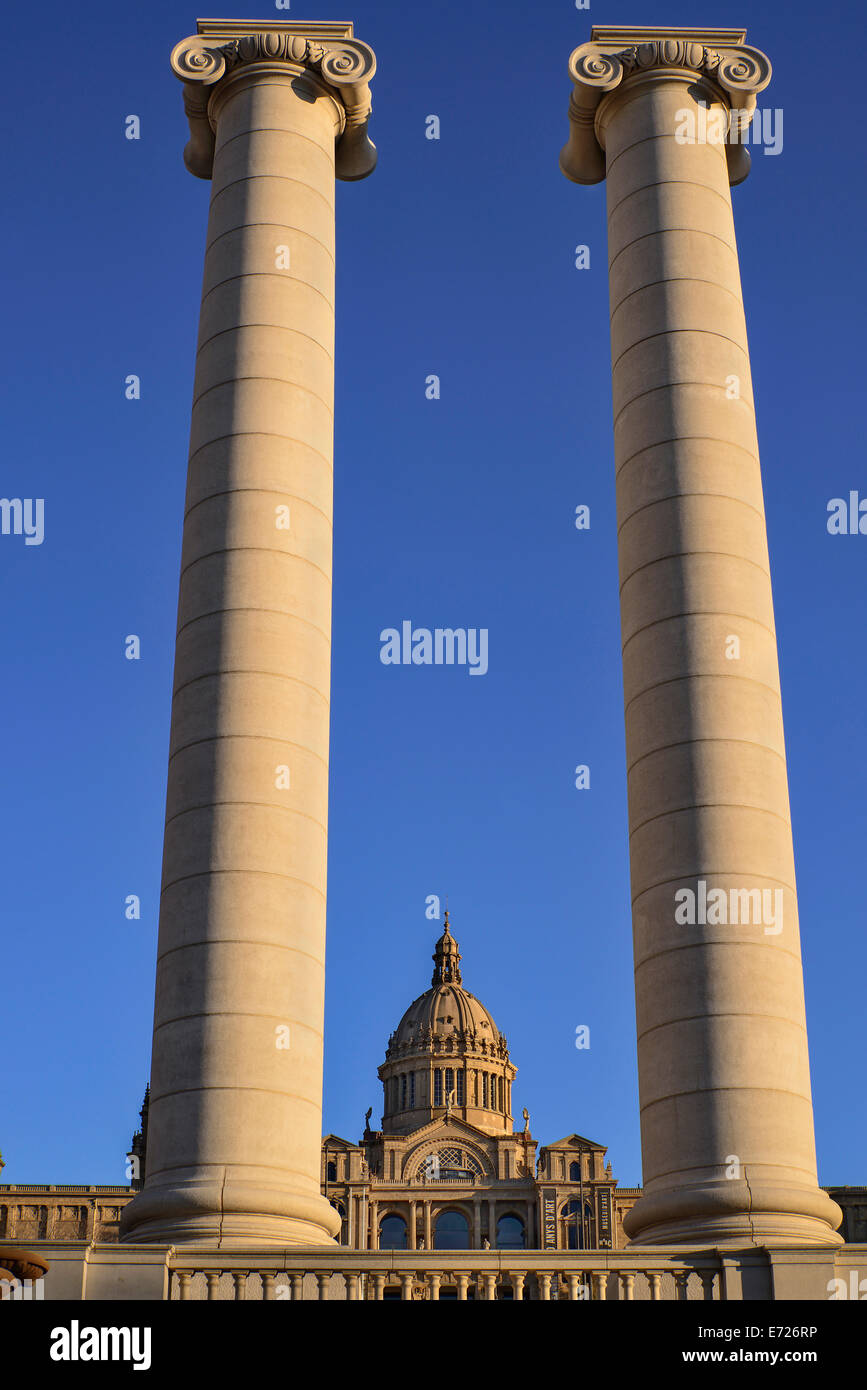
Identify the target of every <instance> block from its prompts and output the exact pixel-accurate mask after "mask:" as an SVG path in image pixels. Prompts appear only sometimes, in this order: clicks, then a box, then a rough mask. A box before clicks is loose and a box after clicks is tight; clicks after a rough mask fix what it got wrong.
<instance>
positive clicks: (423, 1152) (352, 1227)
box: [0, 912, 867, 1251]
mask: <svg viewBox="0 0 867 1390" xmlns="http://www.w3.org/2000/svg"><path fill="white" fill-rule="evenodd" d="M461 960H462V957H461V953H460V949H459V947H458V943H457V941H456V939H455V937H454V936H453V935H452V931H451V924H450V922H449V920H448V912H446V921H445V929H444V931H443V933H442V935H441V936H440V938H439V940H438V941H437V942H436V944H435V947H434V953H433V963H434V969H433V975H432V978H431V985H430V988H429V989H427V990H426V991H425V992H424V993H423V994H421V995H419V996H418V998H417V999H415V1000H413V1002H412V1003H411V1004H410V1006H409V1008H408V1009H407V1010H406V1012H405V1013H404V1015H403V1017H402V1018H401V1020H400V1022H399V1024H398V1025H397V1028H396V1029H395V1030H394V1032H393V1033H392V1034H391V1036H390V1037H389V1039H388V1045H387V1048H386V1054H385V1060H384V1061H383V1063H382V1065H381V1066H380V1067H379V1079H380V1081H381V1082H382V1087H383V1106H382V1116H381V1119H380V1125H379V1128H377V1129H373V1128H371V1125H370V1121H371V1118H372V1111H368V1112H367V1115H366V1116H365V1127H364V1132H363V1135H362V1137H361V1139H360V1140H359V1141H358V1142H357V1143H353V1142H352V1141H351V1140H348V1139H344V1138H342V1137H341V1136H340V1135H337V1134H326V1135H325V1137H324V1138H323V1140H322V1150H321V1174H320V1177H321V1192H322V1195H323V1196H324V1197H325V1198H327V1200H328V1201H329V1202H330V1204H331V1206H332V1207H333V1208H334V1209H335V1211H336V1212H337V1214H338V1216H339V1218H340V1223H341V1225H340V1231H339V1234H338V1236H337V1240H338V1241H339V1243H340V1245H342V1246H345V1247H347V1248H348V1249H350V1250H359V1251H361V1250H370V1251H373V1250H417V1251H425V1250H426V1251H433V1250H455V1251H457V1250H486V1249H496V1250H506V1251H519V1250H588V1251H589V1250H601V1251H605V1250H622V1249H623V1248H624V1247H625V1246H626V1245H628V1243H629V1242H628V1237H627V1236H626V1235H625V1233H624V1229H623V1218H624V1216H625V1215H626V1214H627V1212H628V1211H629V1210H630V1208H631V1207H632V1206H633V1205H634V1204H635V1202H636V1201H637V1200H638V1199H639V1197H640V1196H641V1189H640V1188H618V1185H617V1180H616V1178H615V1177H614V1174H613V1171H612V1165H611V1163H610V1162H609V1161H607V1159H606V1153H607V1150H606V1147H605V1145H603V1144H599V1143H596V1142H595V1141H593V1140H592V1139H587V1138H585V1137H584V1136H583V1135H581V1134H577V1133H573V1134H568V1135H566V1136H565V1137H564V1138H562V1139H558V1140H556V1141H554V1142H552V1143H546V1144H542V1145H540V1144H539V1143H538V1141H537V1140H536V1139H535V1138H534V1137H533V1135H532V1134H531V1132H530V1120H529V1113H528V1111H527V1110H524V1111H523V1114H522V1117H521V1122H520V1125H519V1127H518V1128H517V1129H516V1128H515V1125H514V1120H513V1115H512V1083H513V1081H514V1079H515V1076H516V1073H517V1068H516V1066H515V1064H514V1063H513V1062H512V1060H511V1057H510V1054H509V1048H508V1042H507V1039H506V1036H505V1034H504V1033H501V1032H500V1030H499V1029H498V1027H497V1025H496V1023H495V1022H494V1018H493V1015H492V1014H491V1013H490V1011H489V1010H488V1009H487V1008H486V1007H485V1005H484V1004H483V1003H482V1002H481V1000H480V999H478V998H477V996H476V995H474V994H472V993H471V992H470V991H469V990H468V989H466V988H465V986H464V983H463V976H462V972H461ZM148 1111H149V1094H148V1093H147V1092H146V1093H145V1099H144V1103H143V1105H142V1109H141V1124H140V1127H139V1129H138V1130H136V1132H135V1134H134V1135H133V1140H132V1145H131V1148H130V1153H129V1154H128V1156H127V1170H128V1172H129V1174H130V1176H131V1181H130V1183H129V1185H128V1186H123V1185H119V1186H79V1187H76V1186H63V1185H32V1184H25V1185H9V1184H7V1185H0V1240H8V1241H14V1242H27V1241H56V1242H58V1243H62V1242H69V1241H88V1242H94V1243H113V1242H116V1241H117V1240H118V1238H119V1232H120V1223H121V1216H122V1213H123V1209H124V1207H126V1206H127V1205H128V1204H129V1202H130V1201H131V1200H132V1198H133V1197H134V1195H135V1193H136V1192H137V1191H138V1190H139V1189H140V1188H141V1186H142V1183H143V1181H144V1176H145V1166H146V1162H147V1130H148ZM825 1190H826V1191H828V1193H829V1194H830V1195H831V1196H832V1197H833V1199H834V1200H835V1201H837V1202H838V1203H839V1204H840V1206H841V1207H842V1209H843V1213H844V1221H843V1226H842V1227H841V1235H842V1236H843V1237H844V1239H845V1240H846V1242H847V1244H857V1243H867V1187H835V1188H827V1189H825Z"/></svg>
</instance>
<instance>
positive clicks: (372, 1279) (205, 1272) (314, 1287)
mask: <svg viewBox="0 0 867 1390" xmlns="http://www.w3.org/2000/svg"><path fill="white" fill-rule="evenodd" d="M168 1265H169V1282H168V1296H169V1298H171V1299H177V1300H181V1301H184V1300H187V1301H188V1300H226V1301H229V1300H235V1301H238V1300H246V1299H252V1300H262V1299H264V1300H266V1301H271V1300H280V1299H283V1300H289V1299H291V1300H293V1301H297V1300H301V1299H304V1300H311V1301H312V1300H317V1301H320V1302H325V1301H329V1300H331V1301H335V1302H337V1301H340V1302H342V1301H345V1300H360V1299H361V1300H368V1301H378V1300H382V1301H386V1300H398V1299H400V1300H407V1301H409V1300H412V1301H420V1300H425V1299H438V1300H442V1301H445V1300H459V1301H474V1300H476V1299H479V1300H485V1301H487V1300H491V1299H501V1300H516V1299H530V1300H532V1301H535V1300H539V1299H541V1300H555V1301H556V1300H569V1301H571V1302H584V1301H591V1302H599V1301H601V1300H603V1299H608V1300H613V1301H617V1302H619V1301H622V1300H627V1301H629V1300H633V1299H635V1300H650V1301H663V1300H667V1301H676V1300H677V1301H679V1300H687V1299H688V1300H713V1299H717V1300H718V1299H720V1298H721V1297H722V1296H724V1295H723V1294H722V1293H721V1288H722V1284H721V1273H722V1262H721V1260H720V1258H719V1256H718V1255H716V1254H715V1253H714V1252H706V1251H702V1252H699V1253H697V1254H696V1255H695V1256H691V1255H685V1256H684V1255H679V1256H674V1255H671V1254H665V1253H662V1252H658V1251H653V1252H646V1253H641V1254H638V1255H635V1254H608V1253H607V1252H598V1251H574V1252H573V1251H558V1252H554V1251H552V1252H551V1253H550V1254H546V1253H542V1252H533V1251H516V1252H507V1251H502V1250H497V1251H437V1252H429V1253H424V1252H417V1251H393V1250H379V1251H367V1252H349V1251H345V1252H344V1251H334V1250H330V1251H327V1250H321V1249H316V1250H307V1251H304V1250H287V1251H274V1252H272V1253H267V1252H265V1253H263V1252H261V1251H248V1252H242V1251H232V1252H231V1254H227V1253H226V1252H225V1251H223V1252H219V1251H217V1252H206V1251H204V1250H203V1251H191V1250H177V1251H175V1252H173V1253H172V1254H171V1255H170V1257H169V1261H168Z"/></svg>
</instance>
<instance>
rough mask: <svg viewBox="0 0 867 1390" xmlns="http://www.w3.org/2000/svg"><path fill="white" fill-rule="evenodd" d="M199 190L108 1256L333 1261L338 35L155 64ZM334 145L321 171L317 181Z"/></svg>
mask: <svg viewBox="0 0 867 1390" xmlns="http://www.w3.org/2000/svg"><path fill="white" fill-rule="evenodd" d="M172 67H173V70H174V72H175V73H176V75H177V76H178V77H179V78H181V79H182V80H183V82H184V100H185V107H186V110H187V114H188V116H189V120H190V130H191V139H190V142H189V144H188V146H187V149H186V153H185V162H186V164H187V167H188V168H189V169H190V170H191V172H193V173H194V174H197V175H198V176H199V177H201V178H206V179H210V180H211V203H210V214H209V219H208V232H207V241H206V251H205V268H204V283H203V287H202V303H201V316H200V326H199V343H198V355H197V359H196V373H195V385H194V391H193V413H192V429H191V437H190V456H189V472H188V482H187V498H186V515H185V521H184V535H183V552H182V560H181V581H180V599H179V606H178V631H177V645H176V652H175V676H174V698H173V705H172V722H171V746H170V758H169V776H168V791H167V808H166V829H165V847H164V856H163V882H162V901H161V912H160V927H159V948H158V965H157V983H156V1001H155V1013H154V1041H153V1062H152V1072H151V1104H150V1116H149V1129H148V1154H147V1181H146V1183H145V1186H144V1188H143V1189H142V1191H141V1193H140V1194H139V1195H138V1196H136V1198H135V1199H134V1200H133V1202H132V1203H131V1204H130V1205H129V1206H128V1207H127V1208H126V1210H125V1213H124V1222H123V1235H124V1238H125V1239H127V1240H130V1239H131V1240H137V1241H160V1242H163V1241H166V1242H167V1241H171V1242H173V1243H178V1242H182V1241H185V1240H200V1239H209V1238H219V1240H220V1243H221V1244H222V1245H223V1246H228V1245H232V1244H236V1245H237V1244H243V1243H247V1242H250V1241H253V1240H255V1241H256V1242H258V1243H259V1244H262V1243H265V1242H273V1243H279V1244H302V1245H310V1244H322V1243H330V1241H331V1239H332V1237H334V1236H335V1235H336V1234H337V1232H338V1231H339V1229H340V1220H339V1217H338V1215H337V1213H336V1212H335V1211H334V1209H333V1208H332V1207H331V1206H330V1204H329V1203H328V1202H327V1201H326V1200H325V1199H324V1198H323V1197H322V1196H321V1194H320V1191H319V1163H320V1142H321V1105H322V1029H323V997H324V961H325V886H326V885H325V872H326V831H327V812H328V717H329V695H330V688H329V682H330V643H331V515H332V444H333V429H332V412H333V394H334V375H333V353H334V178H335V172H336V174H337V176H338V177H340V178H345V179H357V178H362V177H363V176H364V175H365V174H367V173H369V172H370V171H371V169H372V168H373V163H374V153H373V147H372V146H371V145H370V142H369V140H368V139H367V136H366V120H367V115H368V113H369V110H370V98H369V89H368V85H367V83H368V79H369V78H370V77H371V76H372V74H373V71H374V58H373V54H372V52H371V51H370V49H369V48H368V47H367V46H366V45H365V44H362V43H359V42H358V41H357V40H355V39H354V38H353V37H352V26H351V25H347V24H297V25H294V24H281V23H274V24H271V25H268V26H267V29H266V31H263V26H262V25H261V24H260V25H256V24H254V23H250V24H247V23H245V22H236V21H229V22H228V23H226V22H220V21H213V20H206V21H202V22H200V24H199V33H198V34H197V35H195V36H193V37H192V38H188V39H184V40H183V41H182V42H181V43H180V44H178V45H177V47H176V48H175V50H174V52H173V54H172ZM335 150H336V169H335Z"/></svg>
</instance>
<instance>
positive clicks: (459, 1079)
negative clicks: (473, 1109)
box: [455, 1071, 464, 1105]
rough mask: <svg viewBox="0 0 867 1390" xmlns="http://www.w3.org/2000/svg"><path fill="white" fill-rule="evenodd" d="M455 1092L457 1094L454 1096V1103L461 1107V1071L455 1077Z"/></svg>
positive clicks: (462, 1077)
mask: <svg viewBox="0 0 867 1390" xmlns="http://www.w3.org/2000/svg"><path fill="white" fill-rule="evenodd" d="M456 1092H457V1094H456V1096H455V1103H456V1104H457V1105H463V1103H464V1074H463V1072H462V1071H459V1072H458V1075H457V1087H456Z"/></svg>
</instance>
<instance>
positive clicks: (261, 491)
mask: <svg viewBox="0 0 867 1390" xmlns="http://www.w3.org/2000/svg"><path fill="white" fill-rule="evenodd" d="M241 492H255V493H257V494H258V495H259V496H260V497H282V498H284V499H287V500H288V501H290V502H299V503H300V504H301V506H302V507H309V508H310V510H311V511H312V512H318V513H319V515H320V516H324V517H325V520H326V521H327V522H328V529H329V530H330V531H333V530H334V523H333V521H332V519H331V517H330V516H329V515H328V513H327V512H324V511H323V510H322V508H321V507H317V505H316V503H315V502H309V501H308V500H307V498H306V497H298V496H296V494H295V493H294V492H286V491H284V489H283V488H278V487H224V488H220V490H219V492H209V493H208V495H207V497H200V498H199V500H198V502H194V503H193V505H192V506H191V507H188V508H187V510H186V511H185V512H184V521H186V519H187V517H188V516H191V515H192V513H193V512H194V511H195V510H196V508H197V507H203V506H204V505H205V503H206V502H213V500H214V498H215V497H237V496H238V494H239V493H241ZM683 495H684V496H687V495H689V494H683ZM648 506H652V503H648Z"/></svg>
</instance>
